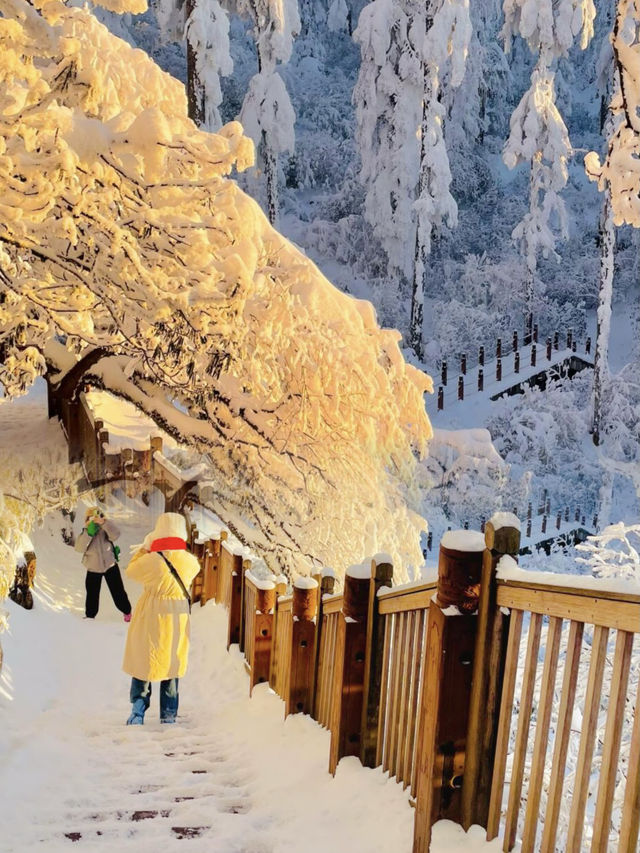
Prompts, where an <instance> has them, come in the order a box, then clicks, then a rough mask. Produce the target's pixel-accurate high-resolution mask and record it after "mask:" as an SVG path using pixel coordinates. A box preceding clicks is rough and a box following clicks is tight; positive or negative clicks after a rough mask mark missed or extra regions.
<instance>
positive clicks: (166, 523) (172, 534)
mask: <svg viewBox="0 0 640 853" xmlns="http://www.w3.org/2000/svg"><path fill="white" fill-rule="evenodd" d="M173 538H175V539H184V540H185V541H186V539H187V525H186V522H185V520H184V517H183V516H181V515H180V514H179V513H177V512H164V513H162V515H161V516H159V517H158V520H157V521H156V526H155V527H154V528H153V530H152V531H151V533H150V534H149V536H148V537H147V539H150V540H151V541H152V542H153V541H154V540H156V539H173ZM145 541H146V539H145Z"/></svg>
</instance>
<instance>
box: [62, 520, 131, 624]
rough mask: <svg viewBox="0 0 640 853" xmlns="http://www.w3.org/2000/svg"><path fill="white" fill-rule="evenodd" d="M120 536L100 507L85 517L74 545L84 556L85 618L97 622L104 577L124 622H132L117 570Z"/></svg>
mask: <svg viewBox="0 0 640 853" xmlns="http://www.w3.org/2000/svg"><path fill="white" fill-rule="evenodd" d="M119 536H120V530H119V529H118V527H117V526H116V525H115V524H114V523H113V521H107V520H106V519H105V516H104V512H103V511H102V510H101V509H99V508H98V507H95V506H94V507H89V509H88V510H87V513H86V516H85V526H84V527H83V529H82V533H81V534H80V535H79V536H78V538H77V540H76V544H75V549H76V551H79V552H80V553H81V554H82V564H83V566H84V567H85V569H86V570H87V577H86V579H85V588H86V590H87V597H86V601H85V616H86V618H87V619H94V618H95V616H96V614H97V612H98V607H99V606H100V586H101V585H102V577H103V575H104V579H105V580H106V582H107V586H108V587H109V592H110V593H111V597H112V598H113V603H114V604H115V606H116V607H117V608H118V610H119V611H120V612H121V613H123V614H124V621H125V622H129V621H130V619H131V602H130V601H129V597H128V595H127V591H126V590H125V588H124V584H123V583H122V575H121V574H120V568H119V567H118V555H119V553H120V548H118V546H117V545H114V544H113V542H114V539H117V538H118V537H119Z"/></svg>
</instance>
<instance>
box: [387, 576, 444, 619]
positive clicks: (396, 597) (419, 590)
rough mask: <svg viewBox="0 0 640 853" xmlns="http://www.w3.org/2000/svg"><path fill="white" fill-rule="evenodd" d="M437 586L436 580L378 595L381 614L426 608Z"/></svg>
mask: <svg viewBox="0 0 640 853" xmlns="http://www.w3.org/2000/svg"><path fill="white" fill-rule="evenodd" d="M436 586H437V584H436V582H435V581H433V582H431V583H426V584H421V585H420V586H414V587H409V588H407V589H400V590H393V591H390V592H388V593H387V592H385V593H381V594H380V595H379V597H378V603H379V607H380V615H381V616H386V615H387V614H389V613H402V612H404V611H407V610H423V609H426V608H427V607H429V604H430V602H431V599H432V598H433V594H434V592H435V590H436Z"/></svg>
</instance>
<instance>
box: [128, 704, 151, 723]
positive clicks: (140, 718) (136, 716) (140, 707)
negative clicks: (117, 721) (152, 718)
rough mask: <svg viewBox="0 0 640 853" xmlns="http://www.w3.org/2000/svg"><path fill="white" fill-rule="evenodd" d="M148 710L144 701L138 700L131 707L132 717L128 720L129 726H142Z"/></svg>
mask: <svg viewBox="0 0 640 853" xmlns="http://www.w3.org/2000/svg"><path fill="white" fill-rule="evenodd" d="M146 710H147V707H146V705H145V702H144V699H136V701H135V702H134V703H133V705H132V706H131V716H130V717H129V719H128V720H127V725H128V726H141V725H143V723H144V712H145V711H146Z"/></svg>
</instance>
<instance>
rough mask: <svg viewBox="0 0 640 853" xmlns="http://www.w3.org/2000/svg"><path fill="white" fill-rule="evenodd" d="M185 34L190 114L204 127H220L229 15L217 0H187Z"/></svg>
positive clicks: (227, 62) (228, 67) (229, 64)
mask: <svg viewBox="0 0 640 853" xmlns="http://www.w3.org/2000/svg"><path fill="white" fill-rule="evenodd" d="M184 37H185V40H186V43H187V99H188V104H189V115H190V117H191V118H192V119H193V120H194V122H195V123H196V124H197V125H198V127H201V128H203V130H211V131H215V130H219V128H220V127H221V126H222V119H221V118H220V104H221V103H222V89H221V87H220V77H227V76H228V75H229V74H231V72H232V71H233V60H232V59H231V53H230V45H229V17H228V15H227V13H226V11H225V10H224V9H223V7H222V6H221V5H220V3H219V2H218V0H186V4H185V23H184Z"/></svg>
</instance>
